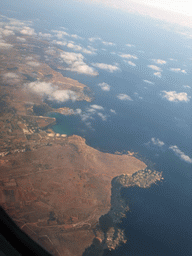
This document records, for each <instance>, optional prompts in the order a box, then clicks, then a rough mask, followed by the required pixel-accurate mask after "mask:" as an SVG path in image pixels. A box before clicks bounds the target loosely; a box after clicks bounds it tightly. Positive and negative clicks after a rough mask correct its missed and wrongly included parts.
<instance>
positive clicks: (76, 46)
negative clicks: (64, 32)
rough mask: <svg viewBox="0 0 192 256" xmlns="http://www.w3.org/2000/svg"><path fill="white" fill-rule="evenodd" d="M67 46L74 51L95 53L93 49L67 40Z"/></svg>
mask: <svg viewBox="0 0 192 256" xmlns="http://www.w3.org/2000/svg"><path fill="white" fill-rule="evenodd" d="M67 47H68V48H70V49H73V50H74V51H81V52H83V53H85V54H90V55H91V54H95V50H91V49H86V48H84V47H81V46H80V45H77V44H74V43H73V42H69V43H68V44H67Z"/></svg>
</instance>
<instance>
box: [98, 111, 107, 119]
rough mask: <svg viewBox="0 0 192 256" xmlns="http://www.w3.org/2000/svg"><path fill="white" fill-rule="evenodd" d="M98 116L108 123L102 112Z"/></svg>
mask: <svg viewBox="0 0 192 256" xmlns="http://www.w3.org/2000/svg"><path fill="white" fill-rule="evenodd" d="M97 115H98V116H100V117H101V119H102V120H103V121H107V115H104V114H103V113H101V112H98V113H97Z"/></svg>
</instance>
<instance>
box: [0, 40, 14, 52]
mask: <svg viewBox="0 0 192 256" xmlns="http://www.w3.org/2000/svg"><path fill="white" fill-rule="evenodd" d="M12 46H13V45H12V44H9V43H6V42H5V41H4V40H0V49H3V50H6V49H9V48H11V47H12Z"/></svg>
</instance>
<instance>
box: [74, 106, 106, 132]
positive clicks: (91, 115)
mask: <svg viewBox="0 0 192 256" xmlns="http://www.w3.org/2000/svg"><path fill="white" fill-rule="evenodd" d="M103 112H104V108H103V107H102V106H100V105H96V104H93V105H90V106H89V107H87V108H86V109H85V111H82V110H76V111H75V114H77V115H79V116H80V118H81V120H82V121H83V122H84V123H85V125H86V126H87V127H88V128H90V129H92V130H94V129H93V127H92V123H91V121H92V120H94V119H95V117H96V116H99V117H100V118H101V120H102V121H107V118H108V115H105V114H104V113H103Z"/></svg>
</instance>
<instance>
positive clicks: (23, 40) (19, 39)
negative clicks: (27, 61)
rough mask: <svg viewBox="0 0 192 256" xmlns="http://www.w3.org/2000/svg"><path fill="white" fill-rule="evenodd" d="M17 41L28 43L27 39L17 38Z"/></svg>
mask: <svg viewBox="0 0 192 256" xmlns="http://www.w3.org/2000/svg"><path fill="white" fill-rule="evenodd" d="M17 40H18V41H20V42H23V43H24V42H26V39H25V38H24V37H20V36H17Z"/></svg>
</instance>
